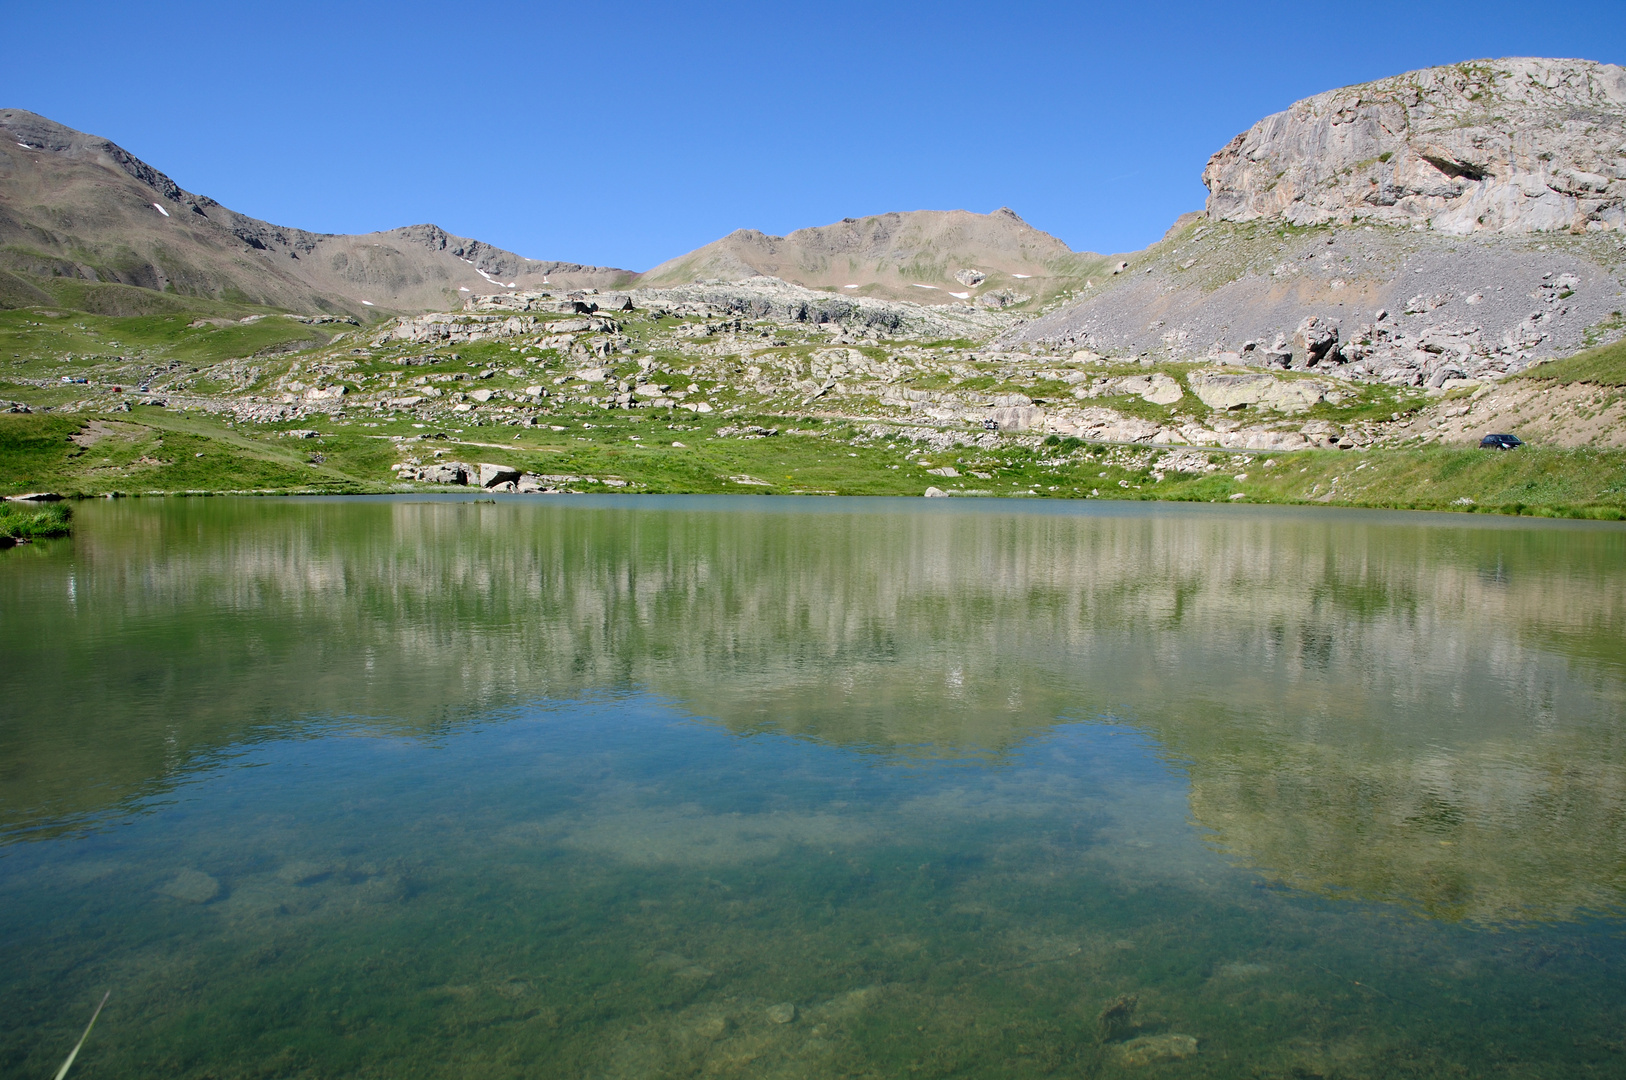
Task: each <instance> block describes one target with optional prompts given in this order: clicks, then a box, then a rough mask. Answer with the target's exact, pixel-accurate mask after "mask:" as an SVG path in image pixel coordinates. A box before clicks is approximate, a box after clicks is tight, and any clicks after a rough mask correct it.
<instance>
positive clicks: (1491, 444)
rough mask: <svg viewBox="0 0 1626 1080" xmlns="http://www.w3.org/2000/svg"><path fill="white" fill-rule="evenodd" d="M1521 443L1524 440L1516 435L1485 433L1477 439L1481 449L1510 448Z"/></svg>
mask: <svg viewBox="0 0 1626 1080" xmlns="http://www.w3.org/2000/svg"><path fill="white" fill-rule="evenodd" d="M1523 445H1524V440H1523V439H1521V438H1519V437H1518V436H1517V435H1486V436H1485V437H1484V438H1483V439H1480V440H1479V448H1480V449H1481V450H1511V449H1513V448H1514V447H1515V446H1523Z"/></svg>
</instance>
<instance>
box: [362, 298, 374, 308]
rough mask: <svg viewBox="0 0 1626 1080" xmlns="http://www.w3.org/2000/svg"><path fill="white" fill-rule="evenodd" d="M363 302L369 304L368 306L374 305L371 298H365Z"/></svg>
mask: <svg viewBox="0 0 1626 1080" xmlns="http://www.w3.org/2000/svg"><path fill="white" fill-rule="evenodd" d="M362 303H363V304H366V305H367V306H368V307H372V306H373V302H372V301H371V300H363V301H362Z"/></svg>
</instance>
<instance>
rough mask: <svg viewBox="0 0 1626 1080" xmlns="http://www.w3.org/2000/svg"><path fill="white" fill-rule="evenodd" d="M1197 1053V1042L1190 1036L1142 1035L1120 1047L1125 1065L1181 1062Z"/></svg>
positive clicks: (1169, 1034) (1171, 1033) (1172, 1034)
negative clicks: (1182, 1059)
mask: <svg viewBox="0 0 1626 1080" xmlns="http://www.w3.org/2000/svg"><path fill="white" fill-rule="evenodd" d="M1196 1052H1197V1040H1196V1039H1195V1038H1193V1037H1192V1036H1190V1035H1176V1034H1174V1033H1173V1032H1170V1033H1168V1034H1164V1035H1142V1036H1141V1037H1140V1038H1138V1039H1130V1040H1129V1041H1128V1042H1126V1043H1124V1044H1123V1045H1122V1046H1120V1047H1118V1056H1119V1057H1120V1058H1121V1059H1122V1060H1123V1063H1124V1064H1125V1065H1150V1064H1152V1063H1153V1062H1156V1061H1179V1060H1180V1059H1181V1058H1188V1057H1191V1056H1192V1055H1193V1054H1195V1053H1196Z"/></svg>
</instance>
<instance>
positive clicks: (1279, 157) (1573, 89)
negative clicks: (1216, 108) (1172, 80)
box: [1203, 58, 1626, 235]
mask: <svg viewBox="0 0 1626 1080" xmlns="http://www.w3.org/2000/svg"><path fill="white" fill-rule="evenodd" d="M1203 182H1204V183H1205V184H1207V185H1208V191H1209V194H1208V216H1209V217H1210V218H1212V219H1218V220H1224V221H1237V222H1241V221H1251V220H1253V219H1255V218H1270V217H1277V218H1281V219H1283V220H1285V221H1288V222H1291V223H1293V224H1296V225H1309V224H1321V223H1328V222H1332V223H1340V224H1348V223H1351V222H1354V221H1362V220H1371V221H1379V222H1384V223H1387V224H1391V225H1422V226H1428V227H1432V228H1434V229H1436V230H1438V231H1440V232H1444V233H1450V234H1453V235H1465V234H1468V233H1475V232H1480V231H1495V232H1512V233H1522V232H1544V231H1554V230H1566V229H1567V230H1574V231H1585V230H1619V229H1622V228H1626V69H1623V68H1621V67H1618V66H1616V65H1613V64H1599V63H1594V62H1592V61H1589V60H1548V59H1528V58H1513V59H1503V60H1479V61H1473V62H1471V63H1465V64H1453V65H1450V66H1446V67H1436V68H1427V69H1425V70H1422V71H1412V72H1408V73H1406V74H1404V75H1396V76H1394V77H1392V78H1388V79H1380V80H1378V81H1377V82H1371V83H1364V84H1362V85H1360V86H1350V87H1344V88H1343V89H1340V90H1330V91H1328V92H1326V93H1324V94H1317V95H1316V96H1314V97H1311V98H1306V99H1304V100H1303V101H1300V102H1297V103H1296V104H1294V105H1293V106H1292V107H1290V108H1288V109H1287V110H1286V111H1284V112H1279V113H1276V114H1275V115H1274V116H1267V117H1265V118H1264V119H1263V120H1261V121H1259V122H1258V123H1257V124H1255V125H1254V126H1253V127H1251V128H1249V129H1248V130H1247V131H1245V132H1243V133H1242V134H1241V135H1238V136H1237V137H1236V138H1234V139H1232V140H1231V142H1230V143H1229V144H1228V145H1227V146H1226V147H1225V148H1224V149H1223V150H1221V151H1220V152H1219V153H1217V154H1215V155H1214V156H1213V157H1212V158H1211V159H1210V160H1209V162H1208V167H1207V168H1206V169H1205V170H1204V171H1203Z"/></svg>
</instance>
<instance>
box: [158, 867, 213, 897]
mask: <svg viewBox="0 0 1626 1080" xmlns="http://www.w3.org/2000/svg"><path fill="white" fill-rule="evenodd" d="M158 891H159V892H161V893H163V894H164V895H165V896H168V897H172V898H174V899H176V900H184V901H186V902H187V903H189V904H207V903H208V902H209V901H211V900H213V899H214V898H215V897H217V896H219V895H220V882H218V881H216V880H215V879H214V878H212V877H210V876H209V875H208V874H205V873H204V872H203V871H202V870H190V869H188V870H182V871H181V872H180V873H179V874H176V875H175V876H174V877H173V878H171V879H170V880H169V881H168V882H166V883H165V884H163V885H162V886H160V887H159V889H158Z"/></svg>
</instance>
